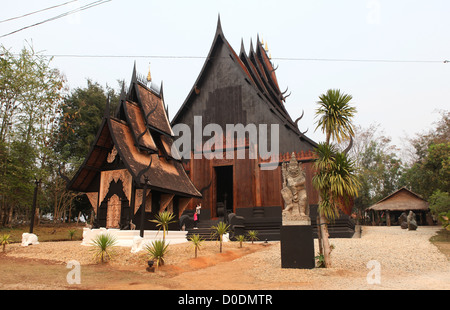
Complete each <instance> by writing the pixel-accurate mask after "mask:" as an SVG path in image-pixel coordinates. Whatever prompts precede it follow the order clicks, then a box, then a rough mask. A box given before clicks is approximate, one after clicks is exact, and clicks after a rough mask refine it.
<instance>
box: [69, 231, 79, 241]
mask: <svg viewBox="0 0 450 310" xmlns="http://www.w3.org/2000/svg"><path fill="white" fill-rule="evenodd" d="M76 232H77V230H76V229H69V232H68V233H69V237H70V240H71V241H72V240H73V236H74V235H75V233H76Z"/></svg>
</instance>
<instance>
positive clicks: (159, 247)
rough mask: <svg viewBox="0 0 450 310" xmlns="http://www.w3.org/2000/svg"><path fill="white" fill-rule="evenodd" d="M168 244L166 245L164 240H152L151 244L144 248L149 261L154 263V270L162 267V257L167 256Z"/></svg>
mask: <svg viewBox="0 0 450 310" xmlns="http://www.w3.org/2000/svg"><path fill="white" fill-rule="evenodd" d="M168 246H169V244H168V243H167V244H166V241H165V240H154V241H152V243H151V244H147V245H146V246H145V248H146V250H147V252H148V255H149V257H150V259H154V260H155V261H156V269H158V267H159V266H161V265H164V256H165V255H166V254H167V248H168Z"/></svg>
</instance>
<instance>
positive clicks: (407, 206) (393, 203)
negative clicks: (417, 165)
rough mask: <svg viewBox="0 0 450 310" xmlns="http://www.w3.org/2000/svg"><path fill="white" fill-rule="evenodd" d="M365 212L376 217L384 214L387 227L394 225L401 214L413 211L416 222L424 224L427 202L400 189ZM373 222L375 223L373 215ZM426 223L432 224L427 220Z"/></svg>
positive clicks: (427, 209)
mask: <svg viewBox="0 0 450 310" xmlns="http://www.w3.org/2000/svg"><path fill="white" fill-rule="evenodd" d="M366 211H372V212H374V214H378V215H379V214H380V213H383V214H384V213H386V224H387V225H388V226H391V222H394V223H396V219H398V216H399V214H400V213H401V212H408V211H413V212H414V213H416V214H418V215H419V219H418V220H419V221H418V222H419V223H420V224H424V223H425V220H424V219H423V216H427V214H428V215H429V212H428V211H429V207H428V202H427V201H426V200H425V199H423V198H422V197H421V196H420V195H418V194H416V193H414V192H412V191H410V190H409V189H407V188H406V187H402V188H400V189H399V190H397V191H395V192H393V193H392V194H390V195H389V196H387V197H385V198H383V199H381V200H380V201H378V202H377V203H376V204H374V205H373V206H371V207H369V208H367V209H366ZM379 216H380V215H379ZM380 217H381V216H380ZM380 217H379V219H380ZM373 220H374V221H375V215H374V217H373ZM427 221H428V222H429V225H431V224H432V221H429V220H428V219H427Z"/></svg>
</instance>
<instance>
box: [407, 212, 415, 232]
mask: <svg viewBox="0 0 450 310" xmlns="http://www.w3.org/2000/svg"><path fill="white" fill-rule="evenodd" d="M407 220H408V230H416V229H417V222H416V215H415V214H414V212H412V211H409V214H408V218H407Z"/></svg>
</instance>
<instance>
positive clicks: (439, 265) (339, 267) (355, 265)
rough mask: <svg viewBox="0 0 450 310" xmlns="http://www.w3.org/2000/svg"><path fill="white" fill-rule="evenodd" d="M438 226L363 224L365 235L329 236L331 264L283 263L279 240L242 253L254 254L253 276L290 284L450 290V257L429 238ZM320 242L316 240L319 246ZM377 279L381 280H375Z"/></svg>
mask: <svg viewBox="0 0 450 310" xmlns="http://www.w3.org/2000/svg"><path fill="white" fill-rule="evenodd" d="M438 229H440V228H439V227H422V226H421V227H419V228H418V229H417V230H416V231H408V230H403V229H401V228H400V227H398V226H392V227H379V226H374V227H373V226H364V227H363V232H362V236H361V238H351V239H337V238H336V239H330V243H331V244H333V245H334V246H335V249H334V250H333V251H332V253H331V257H332V268H329V269H322V268H320V269H319V268H315V269H312V270H299V269H283V268H281V266H280V261H281V254H280V244H279V243H277V244H276V246H273V247H270V248H269V249H268V251H263V252H257V253H254V254H251V255H249V256H247V257H245V258H242V259H253V260H254V263H255V264H254V266H255V268H252V269H251V270H248V272H250V273H251V274H252V275H253V276H255V277H256V278H258V279H264V280H265V281H272V282H281V283H285V284H286V286H285V288H289V287H290V283H294V282H297V283H298V284H299V285H301V284H302V283H303V284H304V285H305V287H307V288H308V289H364V290H367V289H380V290H381V289H389V290H392V289H393V290H397V289H398V290H410V289H414V290H416V289H423V290H432V289H444V290H448V289H450V262H449V261H448V259H447V258H446V256H445V255H444V254H443V253H441V252H440V251H439V250H438V249H437V247H436V246H434V245H433V244H432V243H430V242H429V239H430V237H431V236H433V235H435V233H436V231H437V230H438ZM317 246H318V244H317V240H315V249H317V248H318V247H317ZM250 256H251V258H250ZM373 260H374V261H376V262H378V263H379V265H378V266H379V271H380V272H379V277H375V275H374V273H375V272H376V270H375V269H374V267H373V265H372V266H369V267H368V265H367V264H368V262H369V261H373ZM368 275H369V277H368ZM368 278H369V279H368ZM377 279H379V283H374V282H375V280H377ZM280 289H283V286H280Z"/></svg>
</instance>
